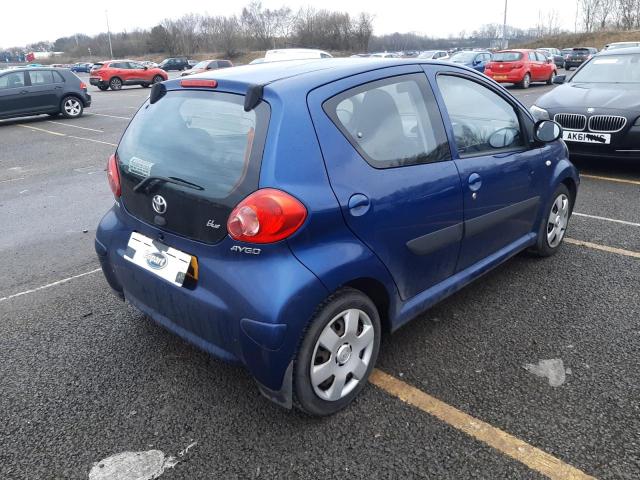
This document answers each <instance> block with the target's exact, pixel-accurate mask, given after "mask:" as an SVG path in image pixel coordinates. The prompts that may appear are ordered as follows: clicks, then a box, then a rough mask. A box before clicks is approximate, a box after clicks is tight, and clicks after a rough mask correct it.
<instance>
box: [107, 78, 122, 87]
mask: <svg viewBox="0 0 640 480" xmlns="http://www.w3.org/2000/svg"><path fill="white" fill-rule="evenodd" d="M109 88H110V89H111V90H120V89H122V80H120V79H119V78H118V77H113V78H112V79H111V80H109Z"/></svg>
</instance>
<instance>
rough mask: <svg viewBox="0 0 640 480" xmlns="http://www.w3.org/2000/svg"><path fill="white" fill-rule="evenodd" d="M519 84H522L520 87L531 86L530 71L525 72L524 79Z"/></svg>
mask: <svg viewBox="0 0 640 480" xmlns="http://www.w3.org/2000/svg"><path fill="white" fill-rule="evenodd" d="M519 85H520V88H529V85H531V75H529V74H528V73H525V75H524V78H523V79H522V81H521V82H520V84H519Z"/></svg>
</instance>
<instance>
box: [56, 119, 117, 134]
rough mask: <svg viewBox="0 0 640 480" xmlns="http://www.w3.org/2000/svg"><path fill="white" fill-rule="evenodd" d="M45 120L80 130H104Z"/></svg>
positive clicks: (100, 131) (99, 131) (101, 131)
mask: <svg viewBox="0 0 640 480" xmlns="http://www.w3.org/2000/svg"><path fill="white" fill-rule="evenodd" d="M47 122H49V123H54V124H56V125H62V126H63V127H72V128H79V129H80V130H90V131H92V132H98V133H104V130H98V129H96V128H88V127H81V126H79V125H72V124H70V123H64V122H54V121H53V120H47Z"/></svg>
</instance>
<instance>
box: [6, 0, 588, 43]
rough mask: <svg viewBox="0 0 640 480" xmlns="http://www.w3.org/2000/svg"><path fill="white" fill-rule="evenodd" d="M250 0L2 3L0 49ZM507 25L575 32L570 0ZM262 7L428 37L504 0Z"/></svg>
mask: <svg viewBox="0 0 640 480" xmlns="http://www.w3.org/2000/svg"><path fill="white" fill-rule="evenodd" d="M248 1H249V0H246V1H243V0H229V1H222V2H221V1H216V0H213V1H212V0H178V1H176V0H155V1H150V2H144V1H136V0H126V1H123V0H110V1H109V2H92V1H81V2H78V1H77V0H73V1H71V0H58V1H57V2H52V1H50V0H31V1H30V2H28V6H25V5H26V4H23V3H22V2H15V1H3V2H2V3H3V5H2V7H0V47H5V48H8V47H12V46H23V45H26V44H27V43H33V42H37V41H40V40H49V41H54V40H55V39H56V38H59V37H65V36H69V35H73V34H74V33H86V34H88V35H93V34H96V33H100V32H103V31H106V16H105V8H107V9H108V16H109V24H110V27H111V31H122V30H134V29H136V28H149V27H152V26H153V25H156V24H158V23H159V22H160V21H161V20H162V19H164V18H167V17H179V16H180V15H183V14H185V13H208V14H210V15H231V14H234V13H235V14H239V13H240V12H241V11H242V7H243V6H244V5H246V4H247V3H248ZM508 2H509V6H508V14H507V15H508V16H507V23H509V25H512V26H515V27H520V28H527V27H533V26H535V25H536V24H537V22H538V16H539V13H540V12H541V13H542V14H543V16H545V17H546V15H547V14H548V13H549V12H551V11H554V10H555V11H557V14H558V18H559V20H560V25H561V27H563V28H566V29H568V30H573V28H574V19H575V12H576V7H575V5H576V4H575V1H574V0H535V1H532V0H508ZM262 4H263V6H264V7H265V8H279V7H281V6H288V7H289V8H291V9H292V10H294V11H295V10H297V9H298V8H300V7H303V6H312V7H315V8H318V9H320V8H326V9H328V10H336V11H346V12H348V13H350V14H357V13H359V12H361V11H365V12H369V13H371V14H373V15H374V16H375V20H374V31H375V33H376V34H384V33H393V32H416V33H420V34H426V35H429V36H432V37H447V36H449V35H450V34H452V35H457V34H458V33H460V32H461V31H466V32H467V33H470V32H472V31H473V30H475V29H477V28H478V27H480V26H481V25H482V24H485V23H502V17H503V14H504V0H393V1H388V0H383V1H381V0H348V1H345V0H263V1H262Z"/></svg>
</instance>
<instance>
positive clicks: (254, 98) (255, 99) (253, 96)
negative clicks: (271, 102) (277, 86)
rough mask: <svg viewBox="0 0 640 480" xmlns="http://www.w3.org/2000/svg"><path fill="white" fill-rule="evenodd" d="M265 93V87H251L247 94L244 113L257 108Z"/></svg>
mask: <svg viewBox="0 0 640 480" xmlns="http://www.w3.org/2000/svg"><path fill="white" fill-rule="evenodd" d="M263 93H264V85H249V88H247V93H246V95H245V97H244V111H245V112H249V111H251V110H253V109H254V108H256V107H257V106H258V104H259V103H260V101H261V100H262V94H263Z"/></svg>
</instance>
